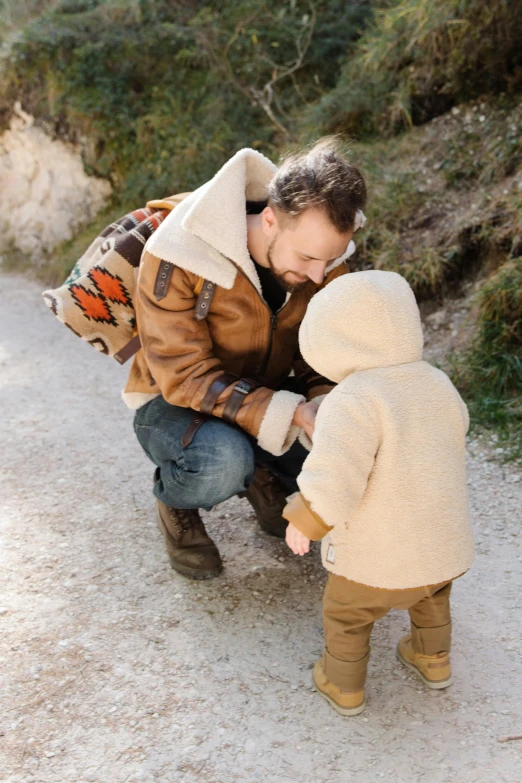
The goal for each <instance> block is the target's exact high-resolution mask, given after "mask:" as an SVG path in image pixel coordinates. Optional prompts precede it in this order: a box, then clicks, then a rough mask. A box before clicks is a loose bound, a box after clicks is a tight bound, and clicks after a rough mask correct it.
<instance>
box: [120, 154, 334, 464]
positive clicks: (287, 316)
mask: <svg viewBox="0 0 522 783" xmlns="http://www.w3.org/2000/svg"><path fill="white" fill-rule="evenodd" d="M242 152H245V151H242ZM248 152H249V153H252V152H253V151H251V150H249V151H248ZM239 154H240V153H238V155H236V156H235V157H236V158H237V157H238V156H239ZM253 154H254V155H259V153H253ZM259 157H260V158H262V156H259ZM232 160H233V161H234V159H232ZM263 161H266V159H264V158H263ZM229 164H230V162H229ZM269 165H270V166H272V164H269ZM270 174H271V175H272V174H273V171H272V169H270ZM229 175H230V172H229ZM232 179H233V178H232ZM229 181H230V176H229V177H228V179H227V183H226V184H227V185H229ZM211 184H212V183H211ZM214 188H216V186H215V185H214ZM200 190H201V189H200ZM244 193H245V190H244V185H243V193H242V194H241V197H242V202H241V203H242V215H240V216H238V215H237V214H236V215H235V216H234V217H235V219H236V222H239V221H242V223H243V225H244V224H245V222H246V219H245V207H244V203H245V202H244ZM219 195H220V194H219V193H216V198H219ZM189 201H191V202H192V207H190V205H189V204H188V202H189ZM200 201H201V198H199V199H198V191H196V192H195V193H193V194H191V197H190V198H187V199H186V201H185V202H182V203H181V204H180V206H177V207H176V209H175V210H174V211H173V212H172V213H171V215H169V217H168V218H167V219H166V221H165V222H164V223H163V224H162V226H160V228H159V229H158V232H156V233H159V232H161V231H162V229H163V236H162V237H160V241H159V242H156V243H151V242H150V240H149V244H148V245H147V248H146V249H145V251H144V254H143V257H142V261H141V264H140V270H139V277H138V283H137V289H136V296H135V307H136V315H137V327H138V332H139V334H140V337H141V343H142V346H143V347H142V350H140V351H139V352H138V354H137V355H136V357H135V359H134V362H133V365H132V368H131V372H130V376H129V379H128V383H127V386H126V388H125V390H124V393H123V396H124V399H125V400H126V402H127V404H129V406H130V407H133V408H136V407H139V406H140V405H141V404H143V403H144V402H146V401H147V400H148V399H150V397H151V395H152V396H154V395H158V394H161V395H163V397H164V398H165V400H167V402H169V403H171V404H172V405H179V406H182V407H186V408H192V409H193V410H195V411H203V412H204V413H206V414H208V415H213V416H218V417H222V418H224V419H225V420H227V421H229V422H235V423H236V424H238V425H239V426H240V427H242V428H243V429H244V430H246V431H247V432H249V433H250V434H251V435H253V436H255V437H256V438H257V439H258V442H259V444H260V445H261V446H262V447H263V448H265V449H267V450H268V451H270V452H271V453H273V454H280V453H283V452H284V451H285V450H286V449H287V448H288V447H289V446H290V445H291V443H292V442H293V440H295V437H296V436H297V434H298V432H297V429H296V428H295V427H292V426H291V421H292V418H293V415H294V412H295V408H296V407H297V405H298V404H299V402H301V401H302V400H304V399H305V398H308V399H311V398H313V397H315V396H318V395H320V394H324V393H325V392H327V391H329V390H330V389H331V388H332V386H333V384H332V383H331V382H330V381H327V380H326V379H325V378H322V377H321V376H318V375H317V374H316V373H315V372H314V371H313V370H311V368H309V367H308V365H306V364H305V362H304V361H303V360H302V359H301V357H300V354H299V347H298V332H299V326H300V324H301V321H302V319H303V317H304V314H305V311H306V308H307V305H308V302H309V301H310V299H311V297H312V296H313V295H314V293H316V291H317V290H319V286H317V285H316V284H315V283H313V282H311V281H310V282H309V283H308V285H307V286H306V287H305V289H304V290H302V291H300V292H297V293H293V294H291V295H289V296H287V301H286V303H285V304H284V305H283V307H282V308H281V309H280V310H279V312H278V313H277V315H273V314H272V312H271V310H270V309H269V307H268V305H267V304H266V303H265V301H264V299H263V298H262V295H261V289H260V284H259V280H258V279H257V273H256V271H255V266H254V264H253V263H252V262H251V260H250V257H249V256H248V251H247V249H246V246H245V248H244V253H243V254H242V256H241V257H240V258H237V254H238V253H239V252H240V251H237V250H236V258H237V261H236V260H234V259H233V257H232V254H233V252H234V247H233V240H234V237H233V234H234V230H233V228H231V229H229V231H228V233H227V236H226V239H224V240H223V242H225V241H230V250H227V256H225V255H224V253H223V243H221V244H220V242H219V237H218V239H217V240H216V245H218V247H219V256H217V255H216V252H215V248H212V247H211V246H210V247H209V245H208V240H207V239H206V238H205V239H206V243H207V244H206V248H209V249H208V250H207V256H206V257H205V258H204V259H203V260H202V261H201V263H200V256H199V255H198V253H199V250H200V248H201V249H202V250H204V249H205V246H202V245H201V241H200V240H198V241H199V244H197V245H196V250H197V251H198V253H196V254H195V255H194V247H193V244H194V234H196V235H197V234H201V233H202V229H201V225H200V223H198V221H199V220H201V219H204V220H205V223H204V228H205V229H206V228H207V223H208V222H209V223H210V224H211V225H212V222H213V220H214V221H215V216H213V214H212V207H210V208H209V206H208V204H207V205H206V208H205V209H202V208H201V205H200ZM212 203H214V202H212ZM189 207H190V208H189ZM182 210H184V212H183V214H181V213H182ZM198 210H199V213H198ZM178 211H179V213H180V214H177V213H178ZM194 213H196V214H195V216H194ZM187 215H188V216H189V218H188V219H187ZM169 220H170V221H171V227H170V233H169V227H168V226H167V229H164V228H163V227H164V226H165V225H166V224H168V222H169ZM176 221H177V222H176ZM229 225H230V224H229ZM222 226H223V224H222V221H220V222H219V223H217V222H215V231H216V233H217V234H218V235H219V232H220V230H221V231H222ZM187 228H190V229H191V232H192V233H191V235H190V236H187V237H185V234H184V232H187ZM229 234H231V235H232V238H231V239H230V240H229V239H228V237H229ZM179 235H181V236H182V237H183V240H184V243H182V246H181V249H180V248H177V249H175V251H171V248H172V247H173V243H174V242H176V241H178V236H179ZM154 236H156V235H154ZM243 241H244V240H243ZM149 245H150V249H149ZM156 247H157V248H158V255H156V254H155V251H156ZM225 249H226V248H225ZM171 252H172V253H174V256H173V257H172V256H171V258H169V259H167V260H166V259H165V255H166V254H167V253H168V254H170V253H171ZM209 257H210V260H209ZM192 258H195V260H191V259H192ZM182 266H183V267H184V268H182ZM190 267H192V269H191V268H190ZM347 271H348V268H347V266H346V264H344V263H341V264H339V265H338V266H337V267H336V268H335V269H333V270H332V271H331V272H330V273H329V275H328V277H327V279H326V282H329V281H330V280H331V279H333V278H334V277H337V276H338V275H340V274H344V273H345V272H347ZM198 272H201V274H198ZM205 273H206V274H205ZM203 279H204V280H205V283H204V285H205V286H210V287H209V288H208V289H207V288H206V287H205V288H203V290H200V289H201V286H202V282H203ZM216 283H217V285H216ZM231 283H232V284H231ZM162 284H163V285H162ZM230 284H231V285H230ZM325 284H326V283H325ZM207 290H208V293H209V296H208V298H206V299H205V293H206V292H207ZM198 302H199V304H198ZM209 304H210V306H209V307H208V305H209ZM292 370H293V371H294V373H295V376H296V384H297V388H298V392H299V393H294V392H290V391H280V389H281V385H282V384H283V383H284V381H285V380H286V379H287V378H288V376H289V374H290V372H291V371H292Z"/></svg>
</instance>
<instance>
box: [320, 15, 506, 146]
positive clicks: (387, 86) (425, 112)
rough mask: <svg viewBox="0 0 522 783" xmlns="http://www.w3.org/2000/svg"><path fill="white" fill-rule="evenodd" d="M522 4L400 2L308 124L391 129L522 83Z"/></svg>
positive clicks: (365, 40)
mask: <svg viewBox="0 0 522 783" xmlns="http://www.w3.org/2000/svg"><path fill="white" fill-rule="evenodd" d="M521 40H522V4H520V3H515V2H506V1H505V0H491V1H490V2H488V3H485V2H483V0H394V1H393V2H390V3H386V4H385V5H384V8H381V9H380V10H377V11H376V14H375V19H374V22H373V24H371V25H370V26H369V27H368V29H367V30H366V31H365V32H364V34H363V36H362V37H361V39H360V40H359V41H358V42H357V43H355V44H353V46H352V47H351V51H350V56H349V57H348V58H347V60H346V64H345V66H344V69H343V72H342V74H341V77H340V79H339V82H338V84H337V86H336V87H335V89H334V90H332V91H331V92H330V93H328V94H327V95H326V96H325V97H324V98H323V100H321V101H320V102H319V103H318V105H317V106H315V107H313V108H312V110H311V111H310V112H309V113H308V115H307V118H306V122H305V126H306V127H307V128H308V130H310V128H312V129H314V130H315V129H316V128H317V127H318V126H319V127H320V128H321V130H322V131H325V132H332V131H344V132H347V133H349V134H354V135H357V136H363V135H367V134H374V133H381V134H382V133H386V134H389V133H393V132H395V131H396V130H399V129H404V128H409V127H411V126H412V125H416V124H420V123H423V122H425V121H426V120H428V119H430V118H432V117H434V116H437V115H440V114H443V113H444V112H446V111H448V110H449V109H450V108H451V107H452V106H454V105H456V104H459V103H461V102H463V101H466V100H469V99H470V98H474V97H477V96H480V95H483V94H486V93H489V94H493V95H495V94H498V92H500V91H503V90H508V91H509V90H516V89H518V88H519V87H520V85H521V84H522V47H521V46H520V41H521Z"/></svg>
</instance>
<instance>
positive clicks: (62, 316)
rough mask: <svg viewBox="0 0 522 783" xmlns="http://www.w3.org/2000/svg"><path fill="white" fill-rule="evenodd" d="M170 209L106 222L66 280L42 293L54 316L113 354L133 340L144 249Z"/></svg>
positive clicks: (140, 211)
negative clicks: (134, 300) (136, 291)
mask: <svg viewBox="0 0 522 783" xmlns="http://www.w3.org/2000/svg"><path fill="white" fill-rule="evenodd" d="M168 206H170V205H168ZM172 206H174V205H172ZM165 207H167V205H166V204H165ZM169 212H170V209H169V208H158V209H155V208H153V207H149V206H147V207H145V208H144V209H137V210H135V211H134V212H130V213H129V214H127V215H124V216H123V217H122V218H120V219H119V220H117V221H116V222H114V223H111V224H110V225H109V226H107V228H105V229H104V230H103V231H102V233H101V234H99V235H98V236H97V237H96V239H95V240H94V241H93V242H92V244H91V245H90V246H89V247H88V249H87V250H86V252H85V253H84V254H83V256H82V257H81V258H80V259H79V261H78V262H77V263H76V264H75V265H74V267H73V269H72V271H71V273H70V275H69V277H68V278H67V280H66V281H65V282H64V283H63V284H62V285H61V286H60V287H59V288H55V289H54V290H48V291H44V292H43V294H42V296H43V297H44V300H45V303H46V304H47V306H48V307H49V308H50V309H51V310H52V312H53V313H54V314H55V316H56V317H57V318H58V320H59V321H61V323H63V324H65V325H66V326H68V327H69V329H71V330H72V331H73V332H74V333H75V334H76V335H78V337H81V338H82V340H86V341H87V342H88V343H90V344H91V345H92V346H93V347H94V348H96V349H97V350H98V351H100V352H101V353H104V354H107V355H108V356H114V357H115V358H118V354H119V352H120V351H121V349H122V348H124V347H125V346H127V345H128V344H129V342H130V341H131V340H132V339H133V335H134V334H135V331H136V315H135V312H134V305H133V295H134V289H135V286H136V279H137V274H138V267H139V264H140V260H141V256H142V253H143V248H144V246H145V243H146V241H147V240H148V238H149V237H150V236H151V235H152V234H153V233H154V231H156V229H157V228H158V226H159V225H160V224H161V223H162V222H163V220H164V219H165V218H166V217H167V215H168V214H169ZM118 360H119V361H121V359H118Z"/></svg>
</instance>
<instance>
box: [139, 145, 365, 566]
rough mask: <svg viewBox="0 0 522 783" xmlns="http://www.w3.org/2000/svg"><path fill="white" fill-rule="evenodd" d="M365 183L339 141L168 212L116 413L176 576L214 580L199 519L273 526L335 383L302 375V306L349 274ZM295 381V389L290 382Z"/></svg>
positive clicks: (210, 186) (221, 182) (305, 371)
mask: <svg viewBox="0 0 522 783" xmlns="http://www.w3.org/2000/svg"><path fill="white" fill-rule="evenodd" d="M365 199H366V188H365V184H364V180H363V178H362V177H361V175H360V173H359V171H358V170H357V169H356V168H355V167H354V166H352V165H351V164H350V163H348V162H347V160H346V159H345V158H344V157H343V154H342V152H341V150H340V148H339V145H338V144H337V142H336V141H335V140H332V139H324V140H322V141H320V142H318V143H317V144H316V145H314V146H313V147H311V148H310V149H309V150H308V151H306V152H304V153H299V154H296V155H293V156H291V157H289V158H287V159H286V160H285V161H284V162H283V164H282V166H281V167H280V168H279V169H276V168H275V166H274V165H273V164H272V163H271V162H270V161H269V160H267V158H265V157H264V156H263V155H261V154H260V153H258V152H255V151H254V150H250V149H244V150H240V151H239V152H238V153H237V154H236V155H235V156H234V157H233V158H231V160H229V161H228V162H227V163H226V164H225V165H224V166H223V168H222V169H220V171H218V173H217V174H216V175H215V177H214V178H213V179H212V180H211V181H210V182H207V183H206V184H205V185H203V186H202V187H200V188H199V189H198V190H196V191H195V192H194V193H191V194H188V195H187V194H184V196H183V197H178V198H177V199H176V203H177V204H178V205H177V206H176V208H175V209H174V210H173V211H172V212H171V214H170V215H169V216H168V217H167V218H166V220H165V221H164V222H163V223H162V225H161V226H160V227H159V228H158V230H157V231H156V232H155V234H154V235H153V236H152V237H151V239H150V240H149V241H148V243H147V245H146V247H145V250H144V254H143V258H142V262H141V265H140V272H139V279H138V284H137V291H136V297H135V300H136V301H135V305H136V314H137V325H138V331H139V334H140V338H141V344H142V350H141V351H140V352H139V353H138V354H137V356H136V358H135V360H134V363H133V366H132V369H131V372H130V376H129V380H128V383H127V386H126V389H125V390H124V399H125V401H126V402H127V404H128V405H129V406H130V407H133V408H137V409H138V410H137V412H136V414H135V420H134V428H135V432H136V435H137V437H138V440H139V442H140V444H141V446H142V447H143V449H144V450H145V452H146V453H147V455H148V456H149V457H150V459H151V460H152V462H153V463H154V464H155V465H156V466H157V468H156V472H155V475H154V494H155V496H156V498H157V520H158V525H159V527H160V530H161V531H162V533H163V535H164V537H165V542H166V546H167V551H168V554H169V557H170V561H171V564H172V567H173V568H175V569H176V570H177V571H178V572H179V573H181V574H184V575H185V576H187V577H190V578H193V579H205V578H210V577H212V576H216V575H217V574H218V573H219V572H220V571H221V569H222V563H221V558H220V555H219V552H218V550H217V548H216V546H215V544H214V542H213V541H212V539H211V538H210V537H209V536H208V534H207V533H206V530H205V528H204V526H203V523H202V521H201V517H200V515H199V511H198V509H200V508H203V509H206V510H209V509H211V508H212V507H213V506H215V505H216V504H218V503H221V502H222V501H224V500H226V499H227V498H230V497H232V496H233V495H236V494H241V495H244V496H246V497H247V498H248V500H249V501H250V502H251V504H252V506H253V507H254V510H255V512H256V515H257V518H258V520H259V523H260V525H261V527H262V528H263V529H264V530H265V531H266V532H268V533H271V534H273V535H278V536H280V537H284V533H285V528H286V522H285V520H283V518H282V516H281V511H282V510H283V508H284V506H285V503H286V496H287V495H288V494H290V493H292V492H294V491H296V490H297V485H296V482H295V479H296V477H297V476H298V474H299V472H300V469H301V466H302V463H303V461H304V458H305V457H306V454H307V452H306V450H305V449H304V448H303V446H301V445H300V444H299V443H295V441H296V438H297V435H298V434H299V432H300V430H303V431H304V432H305V433H307V434H308V435H309V436H310V435H311V433H312V431H313V422H314V418H315V413H316V411H317V407H318V404H317V402H315V401H314V400H317V398H318V397H320V396H321V395H324V394H325V393H327V392H328V391H329V390H330V389H331V388H332V386H333V383H332V382H331V381H328V380H327V379H325V378H323V377H321V376H319V375H317V374H316V373H315V372H313V371H312V370H311V369H310V368H309V367H308V366H307V365H306V364H305V363H304V361H303V360H302V359H301V357H300V355H299V349H298V331H299V325H300V323H301V321H302V319H303V317H304V314H305V311H306V308H307V305H308V302H309V301H310V299H311V297H312V296H313V295H314V294H315V293H316V292H317V291H318V290H319V289H320V288H321V287H323V286H324V285H326V284H327V283H328V282H329V281H330V280H332V279H333V278H334V277H337V276H338V275H340V274H344V273H345V272H346V271H348V270H347V266H346V264H345V263H344V260H345V259H346V258H347V257H348V256H349V255H350V254H351V253H352V252H353V250H354V245H353V242H352V235H353V232H354V231H355V230H356V228H357V227H358V226H359V225H362V224H363V223H364V216H363V214H362V211H361V210H362V208H363V207H364V204H365ZM292 371H293V374H292V376H291V377H290V375H291V373H292Z"/></svg>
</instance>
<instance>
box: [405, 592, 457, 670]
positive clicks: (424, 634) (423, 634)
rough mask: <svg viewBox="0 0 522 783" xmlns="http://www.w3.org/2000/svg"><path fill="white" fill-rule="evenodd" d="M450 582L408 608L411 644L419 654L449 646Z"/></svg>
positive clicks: (446, 648)
mask: <svg viewBox="0 0 522 783" xmlns="http://www.w3.org/2000/svg"><path fill="white" fill-rule="evenodd" d="M450 591H451V582H448V583H447V584H445V585H444V586H443V587H440V588H439V589H436V588H435V592H433V593H432V594H431V595H427V596H425V597H424V598H422V599H421V600H420V601H418V602H417V603H416V604H414V605H413V606H411V607H410V608H409V610H408V611H409V614H410V620H411V636H412V646H413V649H414V651H415V652H416V653H418V654H420V655H437V653H441V652H447V653H448V652H449V651H450V648H451V613H450V602H449V597H450Z"/></svg>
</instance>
